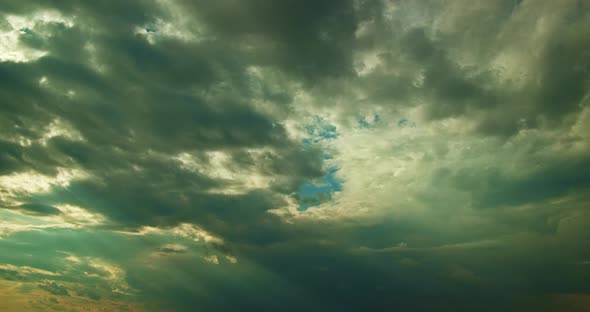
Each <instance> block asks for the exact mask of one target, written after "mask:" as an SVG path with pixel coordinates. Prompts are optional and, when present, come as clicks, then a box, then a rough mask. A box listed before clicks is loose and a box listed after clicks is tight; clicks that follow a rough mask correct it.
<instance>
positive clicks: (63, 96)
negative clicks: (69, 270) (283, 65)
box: [0, 2, 350, 227]
mask: <svg viewBox="0 0 590 312" xmlns="http://www.w3.org/2000/svg"><path fill="white" fill-rule="evenodd" d="M260 5H262V3H260ZM293 5H295V4H293ZM340 6H341V5H340V4H336V3H333V4H332V5H329V6H325V5H320V7H322V8H323V9H322V10H321V12H319V13H318V14H319V15H318V16H317V17H316V20H317V23H318V24H322V25H323V22H322V21H323V19H324V17H326V16H331V15H335V16H336V17H340V15H341V13H340V12H341V11H343V10H344V11H346V9H345V8H339V7H340ZM4 8H5V10H6V11H8V12H10V13H19V12H25V11H26V12H30V11H31V10H34V9H37V10H41V9H57V10H59V11H60V12H61V13H62V14H64V16H66V17H67V16H70V14H75V16H76V19H75V23H74V26H72V27H69V26H66V25H65V24H64V23H60V22H49V23H44V22H38V23H37V24H35V25H34V27H32V28H31V29H29V30H27V31H26V32H23V33H21V35H20V44H21V45H23V46H26V47H29V48H34V49H39V50H43V51H47V55H46V56H44V57H42V58H40V59H38V60H36V61H33V62H29V63H22V64H14V63H9V62H5V63H2V64H1V65H0V67H1V68H0V70H2V71H3V72H4V73H5V75H2V76H3V77H4V79H5V80H6V84H8V85H6V88H2V90H3V91H2V92H3V95H4V98H5V100H6V101H5V102H6V103H8V105H2V110H3V111H4V112H5V114H3V118H4V119H5V120H6V123H3V124H4V125H12V124H16V125H19V124H20V126H19V127H9V128H7V131H6V132H5V133H6V134H8V135H9V136H10V137H15V136H21V137H24V138H27V139H33V140H34V139H39V138H41V137H42V135H43V134H44V133H45V132H46V131H47V130H45V128H47V127H49V126H50V124H51V122H52V121H53V120H55V119H56V118H58V119H60V120H64V121H65V122H67V123H68V124H70V125H71V126H72V127H73V129H74V130H75V131H77V132H79V133H80V135H81V137H82V138H83V141H72V140H68V139H65V138H63V137H55V138H52V139H49V141H48V142H47V144H46V146H40V145H39V144H37V143H33V145H31V146H27V147H22V146H20V145H18V144H14V143H11V142H6V143H5V145H6V147H7V148H6V149H3V162H2V167H3V168H5V169H3V170H4V171H5V173H10V172H18V171H20V170H23V169H25V168H33V169H35V170H37V171H39V172H42V173H45V174H52V173H53V174H55V172H52V171H51V169H52V168H56V167H58V166H62V167H68V166H76V167H79V168H81V169H83V170H85V171H86V172H88V173H90V174H91V175H92V176H93V178H92V179H89V180H81V181H74V182H72V184H71V185H70V187H69V188H68V190H67V191H66V190H62V189H60V188H56V189H55V190H54V191H53V192H52V194H49V195H42V196H41V195H40V197H38V196H34V197H35V198H39V199H40V200H44V201H47V202H48V203H53V204H60V203H62V204H63V203H70V204H76V205H79V206H80V207H85V208H86V209H91V210H94V211H98V212H101V213H103V214H104V215H106V216H107V217H109V218H111V219H112V221H114V222H116V223H122V224H124V225H137V226H139V225H142V224H152V225H157V224H165V225H173V224H175V223H177V222H180V221H201V222H203V223H208V222H213V223H215V221H214V220H217V219H219V220H221V222H230V223H231V222H239V223H243V222H252V221H253V220H256V219H257V218H259V217H260V216H262V214H263V213H264V212H265V211H266V210H268V209H271V208H276V207H278V206H280V205H281V204H282V203H283V200H281V199H279V197H278V196H277V194H274V193H272V192H269V191H253V192H249V193H246V194H242V195H223V194H212V193H211V192H210V190H212V189H213V188H221V189H222V188H223V187H226V186H229V184H227V183H231V182H228V181H219V180H216V179H214V178H211V177H208V176H205V175H203V174H199V173H194V172H188V171H186V170H183V169H180V168H179V163H178V162H177V161H173V160H171V159H170V158H169V157H172V156H175V155H176V154H177V153H180V152H191V153H193V154H194V155H200V156H198V157H201V158H202V160H204V161H206V159H207V158H206V157H205V154H204V153H205V152H207V151H214V150H226V153H228V154H229V155H230V157H231V158H232V159H234V160H235V164H236V165H235V169H236V170H242V169H245V170H256V171H260V172H262V173H264V174H268V175H271V176H272V175H275V176H276V177H277V179H276V183H274V184H273V188H274V190H275V191H278V192H279V193H283V194H289V193H291V192H293V191H294V190H295V189H296V188H297V187H298V185H299V183H301V181H302V180H303V179H305V178H306V177H317V176H320V175H321V174H322V170H321V155H320V153H319V152H314V151H313V150H308V151H303V147H302V146H300V143H297V142H293V141H291V140H290V139H288V138H287V135H286V132H285V129H284V128H283V127H282V126H281V125H280V124H279V123H278V122H275V121H274V120H272V119H271V118H270V117H269V116H266V115H264V114H262V113H260V112H258V111H256V110H254V109H253V108H252V106H251V101H252V100H253V98H252V96H253V95H252V94H251V91H250V87H249V86H250V84H251V82H250V81H249V79H250V78H249V77H248V76H247V75H246V68H245V66H247V65H248V64H247V63H242V61H243V60H242V59H240V57H241V54H240V53H241V52H239V51H238V52H235V51H233V50H232V49H231V48H232V47H231V46H227V45H226V44H225V42H229V41H204V42H188V41H183V40H179V39H163V41H158V42H157V43H156V44H150V43H148V42H147V41H146V39H145V38H143V37H141V36H139V35H137V34H134V33H133V31H134V29H135V28H136V27H139V26H141V25H144V24H149V23H150V22H154V21H155V18H156V17H158V18H166V14H165V13H163V12H162V11H159V10H153V6H151V5H150V4H149V3H146V2H129V3H126V4H116V5H115V6H113V5H108V4H86V3H78V4H74V3H72V6H68V5H67V4H66V3H64V4H58V5H55V6H51V5H48V6H41V5H39V6H38V7H37V6H35V8H34V9H33V8H26V9H23V10H22V11H19V9H18V7H17V5H16V4H12V3H7V4H4ZM302 8H303V7H302ZM270 9H272V10H271V11H273V13H271V12H266V13H268V14H269V15H268V21H266V23H271V22H272V21H279V20H281V19H277V17H276V16H271V15H273V14H274V11H277V12H283V13H284V12H285V10H287V9H289V7H282V6H280V5H279V6H278V7H277V8H273V6H272V5H271V6H269V10H270ZM305 12H307V11H305ZM305 12H300V13H299V14H300V16H299V17H303V16H304V15H305V14H306V13H305ZM309 12H315V11H314V10H311V11H309ZM334 12H336V13H334ZM259 13H260V12H259ZM259 13H257V14H259ZM263 13H264V12H263ZM266 13H264V14H266ZM349 13H350V12H349ZM256 19H257V18H256ZM78 22H83V23H78ZM299 22H300V21H299V18H296V17H295V16H294V19H293V20H291V21H287V22H286V24H285V25H284V26H283V27H282V28H283V29H282V30H279V31H278V33H277V34H273V35H272V36H271V37H273V36H274V37H277V36H278V37H277V38H278V40H279V41H283V43H281V44H279V45H282V44H287V43H288V42H290V40H291V39H293V40H294V41H297V40H305V38H307V36H305V35H304V33H302V32H300V30H298V28H297V27H298V25H299V24H298V23H299ZM334 23H335V24H334ZM305 25H307V24H305ZM306 27H308V28H307V29H306V31H310V30H312V28H310V27H320V26H319V25H313V26H306ZM321 27H324V26H321ZM325 27H328V28H327V30H330V29H331V30H333V31H334V32H336V31H338V30H339V29H340V27H339V25H338V23H337V21H334V22H332V24H331V25H327V26H325ZM257 29H258V30H256V29H255V31H259V30H263V29H266V28H265V27H263V28H257ZM156 31H157V30H156ZM332 35H334V36H336V35H337V34H330V36H332ZM317 36H319V34H318V35H317ZM312 40H320V39H319V37H318V38H315V39H312ZM327 40H328V39H327ZM88 44H92V46H93V48H94V50H93V52H90V50H88V49H87V48H86V47H87V45H88ZM294 44H295V45H298V47H299V48H303V46H306V45H307V44H309V42H298V43H294ZM287 45H291V44H290V43H289V44H287ZM326 46H328V45H326ZM281 49H282V48H281ZM346 50H348V49H346ZM334 51H336V50H334ZM329 53H335V52H329ZM279 55H282V53H279ZM292 55H293V57H294V58H295V57H297V56H298V55H300V54H299V53H295V52H294V53H293V54H292ZM311 55H312V56H313V55H314V54H313V53H312V54H311ZM325 58H326V59H327V60H328V59H330V60H331V59H332V57H331V56H330V57H325ZM90 59H94V60H96V62H97V63H98V64H99V65H100V66H104V68H105V71H104V72H100V71H97V70H96V68H95V67H93V66H94V65H93V64H92V63H91V62H90ZM302 62H304V61H302ZM314 62H315V61H314ZM294 66H295V65H294ZM297 66H299V65H297ZM312 67H313V66H312ZM333 67H334V68H340V66H339V65H334V66H333ZM42 77H45V79H47V80H46V81H47V84H46V85H42V84H41V83H39V81H40V79H41V78H42ZM68 92H70V93H71V94H70V93H68ZM259 147H267V148H270V150H271V152H270V153H268V155H267V156H265V157H264V160H263V162H262V163H258V162H260V161H261V159H254V160H250V161H248V160H247V158H248V157H249V156H248V153H247V152H244V151H243V150H242V149H244V148H259ZM150 151H158V152H159V153H160V154H161V155H159V156H153V155H152V154H150V153H151V152H150ZM164 155H168V156H164ZM203 157H205V158H203ZM134 167H135V168H138V169H137V170H138V171H139V172H136V170H134V169H133V168H134ZM24 199H25V198H23V200H24ZM226 227H229V225H226Z"/></svg>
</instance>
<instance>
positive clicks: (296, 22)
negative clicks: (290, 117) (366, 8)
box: [182, 0, 357, 80]
mask: <svg viewBox="0 0 590 312" xmlns="http://www.w3.org/2000/svg"><path fill="white" fill-rule="evenodd" d="M182 2H183V3H184V5H185V6H186V7H187V8H189V9H190V10H194V13H195V15H196V16H197V19H200V20H202V22H203V23H204V24H205V25H206V27H208V28H209V30H210V31H211V33H212V34H213V35H215V36H220V37H221V38H223V39H224V40H228V41H230V42H231V41H234V40H236V41H237V43H238V47H240V46H242V47H243V46H250V47H251V48H249V49H251V51H249V52H247V53H246V59H247V60H248V59H249V60H250V61H252V62H253V63H254V64H261V65H264V64H266V65H277V66H278V67H279V68H281V69H283V70H286V71H288V72H292V73H295V74H298V75H302V76H303V77H305V78H308V79H311V80H317V79H321V78H322V77H325V76H341V75H349V74H352V66H351V65H352V55H351V53H352V48H353V45H354V44H353V39H354V31H355V29H356V25H357V23H356V22H357V21H356V16H355V12H354V9H353V1H349V0H345V1H333V0H329V1H322V2H317V1H307V0H306V1H294V0H288V1H279V2H276V1H274V2H268V1H260V0H248V1H234V0H224V1H217V2H215V3H214V4H212V3H210V2H208V1H182Z"/></svg>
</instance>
